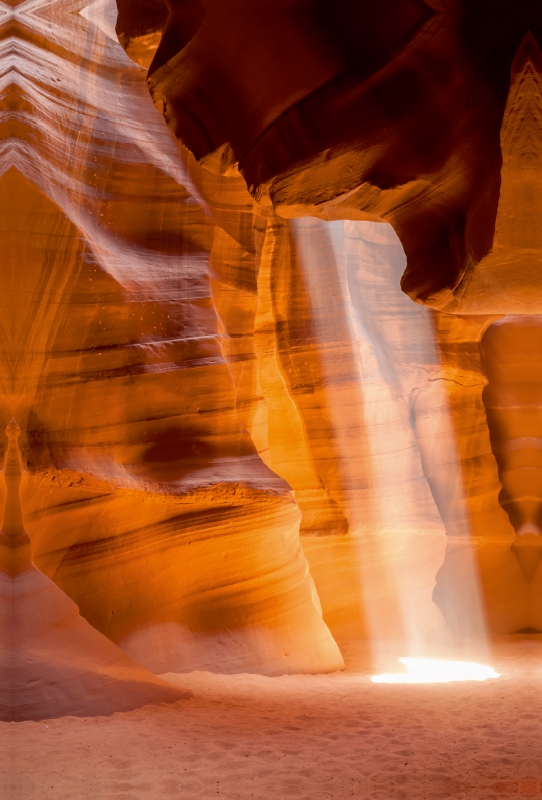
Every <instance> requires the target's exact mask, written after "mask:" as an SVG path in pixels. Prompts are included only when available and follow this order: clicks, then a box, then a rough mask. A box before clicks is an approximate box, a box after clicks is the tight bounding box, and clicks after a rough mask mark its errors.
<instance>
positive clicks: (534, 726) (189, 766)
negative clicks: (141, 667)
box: [0, 637, 542, 800]
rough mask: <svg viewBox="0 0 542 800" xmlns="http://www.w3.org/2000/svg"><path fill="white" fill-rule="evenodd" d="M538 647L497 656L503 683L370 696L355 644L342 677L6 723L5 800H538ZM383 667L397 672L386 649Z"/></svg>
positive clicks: (240, 684)
mask: <svg viewBox="0 0 542 800" xmlns="http://www.w3.org/2000/svg"><path fill="white" fill-rule="evenodd" d="M541 639H542V637H533V639H532V640H531V641H515V642H507V643H503V642H501V643H498V644H496V645H495V646H494V648H493V653H492V655H491V656H490V660H491V663H492V666H494V667H495V669H496V670H497V671H498V672H500V673H501V677H500V678H499V679H497V680H487V681H485V682H483V683H477V682H466V683H448V684H434V685H410V686H409V685H404V684H399V685H390V684H374V683H371V682H370V677H369V676H370V673H371V666H370V660H369V657H368V651H367V647H366V645H364V644H363V643H355V644H350V645H349V646H348V647H346V648H345V655H346V660H347V671H346V672H343V673H335V674H332V675H326V676H286V677H281V678H264V677H261V676H255V675H234V676H224V675H213V674H210V673H204V672H196V673H190V674H187V675H182V676H171V675H170V676H169V678H170V679H171V680H172V681H175V680H178V681H180V682H182V684H183V685H184V686H186V687H188V688H190V689H191V690H192V691H193V693H194V697H193V699H191V700H186V701H181V702H179V703H177V704H176V705H174V706H165V705H164V706H147V707H145V708H143V709H141V710H138V711H133V712H130V713H125V714H115V715H113V716H112V717H108V718H106V717H98V718H85V719H78V718H75V717H66V718H62V719H56V720H49V721H44V722H39V723H36V722H23V723H2V724H1V725H0V766H1V776H0V796H1V797H2V798H5V799H7V798H9V800H26V798H40V800H53V798H54V799H55V800H56V798H59V799H60V798H62V800H67V799H68V798H70V799H73V800H91V798H92V799H93V800H94V798H102V800H148V799H150V798H153V799H154V798H169V797H172V798H173V797H179V798H183V799H184V800H191V799H192V798H201V800H208V799H210V798H224V799H225V800H245V799H248V798H276V800H287V799H288V798H295V799H296V800H320V799H322V800H324V798H325V800H327V798H336V800H346V799H347V798H352V797H354V798H364V799H365V798H368V799H369V798H370V799H371V800H373V798H374V800H377V799H378V800H395V799H396V798H397V799H399V798H401V799H403V798H404V799H405V800H428V798H441V799H442V800H448V798H450V799H452V798H453V800H456V798H457V800H459V798H465V797H467V798H472V799H473V800H474V798H476V800H482V798H484V799H485V798H488V800H489V798H491V800H493V799H494V798H518V797H539V796H540V795H542V641H541ZM384 662H385V664H384ZM382 664H383V665H384V667H385V671H390V668H391V670H393V671H401V668H400V665H397V669H396V668H395V665H394V659H393V658H391V650H390V652H389V653H387V654H386V657H385V658H382ZM373 668H374V667H373Z"/></svg>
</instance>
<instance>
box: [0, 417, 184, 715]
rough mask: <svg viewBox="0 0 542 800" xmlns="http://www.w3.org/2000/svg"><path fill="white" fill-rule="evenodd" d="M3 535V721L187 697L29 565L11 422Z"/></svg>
mask: <svg viewBox="0 0 542 800" xmlns="http://www.w3.org/2000/svg"><path fill="white" fill-rule="evenodd" d="M6 430H7V434H8V439H9V444H8V448H7V452H6V459H5V463H4V477H5V482H6V485H7V492H6V502H5V508H4V519H3V524H2V530H1V531H0V630H1V632H2V636H1V644H0V719H1V720H3V721H21V720H29V719H30V720H38V719H50V718H53V717H61V716H66V715H69V716H90V715H108V714H112V713H113V712H114V711H129V710H132V709H134V708H137V707H139V706H142V705H145V704H146V703H164V702H175V701H176V700H179V699H181V698H187V697H190V696H191V695H190V693H189V692H183V691H180V690H178V689H176V688H175V687H173V686H169V685H168V684H167V683H165V682H164V681H161V680H160V679H158V678H156V677H155V676H154V675H152V674H151V673H150V672H147V670H145V669H143V668H142V667H140V666H139V665H138V664H136V663H135V662H134V661H132V659H130V658H128V656H127V655H126V654H125V653H123V652H122V650H120V648H118V647H116V646H115V645H114V644H113V643H112V642H110V641H109V640H108V639H106V637H105V636H103V635H101V634H100V633H98V631H96V630H94V629H93V628H92V627H91V626H90V625H89V624H88V622H86V621H85V620H84V619H82V617H80V616H79V612H78V609H77V607H76V605H75V603H73V601H71V600H70V599H69V598H68V597H66V595H64V594H62V592H61V591H60V589H59V588H58V587H57V586H55V584H54V583H53V582H52V581H50V580H49V579H48V578H46V577H45V575H43V574H42V573H41V572H40V571H39V570H38V569H36V567H35V566H34V564H33V563H32V552H31V545H30V539H29V538H28V534H27V533H26V531H25V530H24V526H23V516H22V510H21V501H20V498H19V484H20V482H21V463H20V455H19V449H18V444H17V439H18V437H19V433H20V428H19V426H18V425H17V423H16V422H15V420H11V422H10V423H9V424H8V427H7V429H6Z"/></svg>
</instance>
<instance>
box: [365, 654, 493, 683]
mask: <svg viewBox="0 0 542 800" xmlns="http://www.w3.org/2000/svg"><path fill="white" fill-rule="evenodd" d="M399 661H400V663H401V664H404V666H405V667H406V670H407V671H406V672H401V673H397V674H393V673H385V674H383V675H372V676H371V680H372V682H373V683H450V682H451V681H485V680H487V679H488V678H498V677H499V673H498V672H495V670H494V669H493V667H488V666H486V665H485V664H475V663H474V662H470V661H444V660H442V659H439V658H400V659H399Z"/></svg>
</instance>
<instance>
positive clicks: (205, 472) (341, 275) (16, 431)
mask: <svg viewBox="0 0 542 800" xmlns="http://www.w3.org/2000/svg"><path fill="white" fill-rule="evenodd" d="M117 6H118V8H117ZM0 25H1V39H0V72H1V76H2V101H1V113H0V130H1V134H0V140H1V143H0V165H1V170H0V171H1V177H0V204H1V214H0V226H1V237H0V265H1V266H0V269H1V275H2V292H1V293H0V306H1V313H0V410H1V414H0V423H1V424H2V425H3V427H6V426H8V431H7V432H8V436H7V437H6V443H5V446H6V448H7V449H6V453H7V456H6V466H5V476H6V487H7V488H6V487H4V488H3V489H2V491H3V496H2V503H3V504H5V505H6V511H5V518H4V527H3V530H4V534H3V536H4V538H5V537H8V538H7V539H6V540H5V541H6V542H7V544H6V543H5V542H4V541H3V540H2V541H0V545H3V549H2V547H0V554H1V553H4V555H3V556H2V558H3V559H4V561H3V567H4V575H5V581H4V583H2V584H1V585H0V594H1V595H2V596H3V597H4V596H5V597H8V596H10V597H12V599H13V598H18V597H19V595H20V597H21V598H23V599H22V600H14V605H13V607H14V608H17V609H19V611H17V612H13V613H12V612H11V611H10V612H9V614H8V615H7V617H6V618H5V619H3V620H2V625H3V626H4V629H5V630H12V629H13V626H14V624H15V623H14V621H13V620H14V616H13V614H15V613H19V614H22V615H23V617H24V608H25V606H24V603H25V602H26V603H27V604H28V603H29V604H30V606H29V607H37V606H35V604H36V603H37V604H38V606H39V607H41V608H42V609H43V611H42V615H43V625H42V628H43V630H51V631H53V630H56V628H55V625H57V628H58V619H60V618H62V619H64V618H66V619H68V618H69V619H70V620H71V621H70V622H69V623H66V625H67V626H68V627H67V628H66V634H65V636H64V638H63V637H60V638H59V639H58V641H57V640H56V639H55V638H54V636H53V638H52V639H51V638H49V639H48V640H47V642H49V643H47V642H45V643H43V645H39V646H38V645H35V649H36V652H38V651H39V652H41V653H42V654H43V653H45V652H49V651H51V652H53V653H55V652H57V656H55V658H53V659H52V661H51V663H52V666H51V675H52V677H51V679H50V680H51V681H52V682H53V683H55V681H56V683H60V682H61V679H60V678H55V677H54V676H55V675H57V672H55V669H57V667H56V666H55V664H57V662H58V663H60V661H62V659H64V661H63V662H62V663H64V662H65V661H66V660H67V661H69V662H70V663H72V665H73V663H74V662H75V661H76V660H77V659H76V658H75V656H74V655H73V653H77V652H79V653H80V654H81V653H83V654H84V652H86V651H85V648H91V645H90V644H86V643H85V642H87V641H88V642H90V640H91V639H92V637H98V638H96V639H95V641H96V644H95V645H93V646H92V647H95V648H96V649H97V650H96V652H100V653H101V652H102V650H100V648H102V649H103V661H104V663H105V662H107V663H111V664H113V663H114V664H116V665H117V666H116V667H115V668H114V669H117V667H118V670H120V671H122V669H124V670H125V671H128V672H129V671H130V670H132V671H133V676H132V678H131V679H130V680H131V681H132V683H131V684H130V686H131V687H132V688H133V686H135V685H136V684H137V687H138V688H137V691H136V692H135V694H134V693H133V691H132V688H130V687H128V688H127V689H126V697H124V695H122V692H121V693H120V695H119V697H120V696H121V695H122V697H121V699H119V700H118V704H120V705H118V707H119V708H121V707H122V708H128V707H135V706H136V705H137V703H138V702H143V701H144V700H142V698H147V700H145V702H147V701H148V698H151V699H153V698H155V699H156V698H157V699H158V700H160V699H165V700H167V701H169V700H170V699H175V698H176V697H178V696H179V694H178V692H177V694H176V693H175V692H174V691H173V689H171V687H167V686H166V685H165V684H163V682H161V681H160V679H158V678H156V677H155V675H156V674H162V673H166V672H183V671H188V670H193V669H209V670H214V671H224V672H250V671H254V672H261V673H263V674H269V675H276V674H282V673H287V672H327V671H333V670H336V669H341V668H342V666H343V659H342V656H341V652H340V648H339V646H338V644H337V642H339V643H340V642H341V641H342V640H344V639H346V638H365V637H376V636H396V637H400V636H402V635H405V634H406V633H408V631H409V630H410V629H411V628H412V626H414V627H415V628H417V631H418V633H419V634H420V635H423V636H426V637H435V638H436V639H445V638H446V637H447V636H449V635H454V634H455V635H456V636H459V637H461V636H468V635H469V632H472V631H471V629H473V628H476V626H477V625H480V626H483V625H487V627H488V629H489V630H490V631H491V632H494V633H500V634H504V633H506V634H509V633H514V632H517V631H522V630H527V631H529V630H540V629H542V569H540V570H539V569H538V566H539V562H540V557H541V555H542V536H541V531H542V366H541V364H542V54H541V52H540V49H539V45H538V42H541V43H542V11H541V10H540V6H539V4H538V3H536V2H527V0H524V2H521V0H520V1H519V2H508V0H500V1H499V2H492V3H488V2H487V0H465V2H456V1H454V0H448V2H444V1H443V0H442V2H441V0H425V1H424V2H421V0H420V2H417V1H416V0H382V2H380V3H378V4H371V5H370V6H369V4H365V3H360V2H355V0H334V2H333V3H332V2H330V0H273V2H271V1H270V0H260V2H258V3H254V2H253V0H169V2H168V3H165V2H164V3H162V2H160V0H137V2H134V0H117V4H115V2H114V0H96V2H91V3H90V4H88V3H87V2H85V1H84V0H80V1H79V0H24V1H23V2H10V3H4V4H2V5H1V6H0ZM119 42H120V43H119ZM121 45H122V46H121ZM12 418H13V419H14V420H16V423H15V422H11V423H10V420H12ZM8 442H9V443H10V444H9V447H8V446H7V443H8ZM2 446H4V445H2ZM10 448H11V449H10ZM18 448H20V453H19V449H18ZM19 463H21V464H22V466H23V470H22V474H21V470H20V468H19V467H18V466H17V465H18V464H19ZM10 464H11V467H10ZM10 469H11V473H10V471H9V470H10ZM10 480H11V483H10ZM19 483H20V503H21V507H22V512H21V508H20V507H19V505H18V502H19V501H18V499H17V498H18V497H19V494H18V492H19ZM6 497H7V501H6ZM14 509H15V510H14ZM21 513H22V516H23V517H24V522H25V526H26V530H27V531H28V535H29V537H30V541H31V542H32V554H33V561H34V564H35V566H33V565H32V563H31V557H30V553H29V547H30V545H29V541H28V540H27V539H25V538H24V536H23V527H22V520H21V519H20V517H21ZM15 518H16V522H15V523H14V522H13V519H15ZM10 526H11V527H10ZM25 535H26V534H25ZM10 536H11V539H10V538H9V537H10ZM8 540H9V541H8ZM17 548H19V550H17ZM20 548H23V550H24V551H25V553H26V555H25V556H24V558H22V560H21V561H20V563H19V561H17V559H15V560H13V558H14V557H12V555H10V553H11V551H13V550H16V551H17V552H21V553H22V552H23V550H21V549H20ZM25 548H26V549H25ZM5 553H7V554H8V555H5ZM14 564H15V566H13V565H14ZM4 584H5V585H4ZM474 585H476V586H475V588H473V586H474ZM9 587H11V588H9ZM13 587H16V588H13ZM33 587H34V588H33ZM10 592H11V594H10ZM39 592H42V593H44V596H45V595H47V597H48V598H50V599H49V600H47V602H45V601H43V602H41V601H39V600H35V599H34V600H32V597H33V596H34V595H35V596H36V597H37V595H38V594H39ZM33 593H34V595H33ZM24 598H26V600H24ZM29 598H30V599H29ZM72 601H73V602H72ZM21 603H22V605H21ZM32 603H34V606H32ZM63 603H64V604H69V607H68V605H64V606H63V605H62V604H63ZM74 603H75V605H76V606H77V607H78V609H79V612H80V615H81V616H78V615H77V609H76V608H75V606H74ZM48 604H49V605H48ZM49 607H50V609H51V611H50V613H49V614H47V613H46V611H45V609H47V608H49ZM10 608H11V606H10ZM55 609H56V610H55ZM2 613H3V612H2ZM6 613H7V612H6ZM55 615H56V616H55ZM59 615H60V616H59ZM63 615H64V616H63ZM70 615H71V616H70ZM35 624H36V625H37V628H36V630H38V629H40V630H41V628H40V624H41V623H39V619H38V621H37V622H36V623H35ZM62 624H64V623H62ZM47 626H49V628H48V627H47ZM70 626H75V627H76V628H77V630H78V631H79V633H78V634H77V636H80V640H81V644H80V647H79V650H77V648H76V647H75V646H73V648H74V649H73V648H72V650H69V648H68V650H69V652H68V650H67V649H66V648H67V647H68V645H67V642H68V640H69V641H73V640H75V639H74V637H75V634H73V636H72V634H70V630H71V628H70ZM15 628H16V629H17V630H19V623H17V625H16V626H15ZM40 635H41V634H40ZM55 635H56V634H55ZM51 636H52V634H51ZM21 637H22V638H21ZM35 637H37V639H39V636H38V635H37V634H36V633H35V631H34V632H29V633H28V634H26V633H25V634H24V636H23V634H22V633H21V636H20V637H19V639H17V637H15V638H16V639H17V641H16V644H14V645H13V647H15V648H16V649H17V652H18V653H19V655H18V656H17V658H20V663H23V661H24V658H23V656H24V655H25V653H27V648H28V647H30V644H29V642H32V641H34V639H35ZM57 638H58V637H57ZM53 639H54V641H53ZM98 642H99V643H98ZM13 647H12V649H13ZM70 647H71V645H70ZM55 648H56V649H55ZM21 653H22V654H23V655H21ZM100 657H101V656H100ZM12 658H13V656H12V655H10V650H9V647H7V649H6V652H5V653H4V654H3V655H2V659H3V661H1V662H0V668H1V670H3V669H4V668H5V669H8V671H9V670H11V672H9V676H11V677H9V678H8V679H7V680H8V684H9V686H10V687H11V688H10V690H9V692H8V693H10V698H11V699H9V700H6V701H5V703H4V705H3V706H2V708H5V709H7V710H5V711H2V713H3V714H4V717H5V718H19V717H20V718H33V717H39V716H40V715H42V716H43V715H45V713H46V712H45V710H44V709H43V703H44V702H45V701H44V699H43V696H42V694H40V691H41V689H40V688H39V687H38V688H37V689H35V691H34V694H33V695H32V697H31V698H30V699H28V701H26V700H25V702H27V707H26V706H25V708H26V710H23V711H20V712H19V711H17V705H16V703H14V701H13V695H14V694H17V692H18V691H19V689H18V688H17V687H16V686H15V685H13V686H12V684H11V683H10V681H12V680H13V675H15V673H16V672H17V669H18V668H17V666H16V665H15V666H14V663H12V662H11V661H10V659H12ZM81 658H82V661H81V666H80V667H77V669H79V670H80V674H83V673H84V674H85V675H86V676H87V679H88V680H90V681H91V684H92V686H98V688H96V689H92V692H95V694H96V696H98V697H103V698H105V699H103V702H102V701H101V702H102V706H100V708H107V709H109V708H112V707H114V702H113V701H112V700H110V699H109V700H108V699H107V697H106V695H107V692H110V688H108V687H109V684H107V687H105V688H104V686H103V685H102V684H99V685H98V684H96V683H95V682H94V683H93V682H92V681H94V680H95V676H96V675H97V674H98V673H99V670H98V667H97V666H96V662H92V663H91V661H88V663H87V661H85V659H84V658H83V656H82V655H81ZM55 659H56V661H55ZM132 659H133V660H132ZM83 662H84V663H83ZM17 663H19V662H17ZM5 664H7V665H8V666H7V667H4V665H5ZM57 666H58V664H57ZM63 668H64V667H62V669H63ZM73 668H74V669H76V667H73ZM58 669H59V670H60V672H58V674H59V675H60V674H64V673H62V670H61V668H60V667H58ZM112 669H113V667H112ZM114 669H113V672H114ZM151 673H155V675H152V674H151ZM2 674H3V673H2ZM100 674H101V673H100ZM111 675H112V677H111V681H113V682H114V681H117V683H118V684H122V685H124V684H123V682H122V679H121V678H119V677H118V675H120V672H118V673H115V674H114V675H113V673H111ZM88 676H90V677H88ZM108 680H109V679H108ZM56 683H55V685H56ZM59 691H60V690H59ZM134 691H135V690H134ZM130 692H132V694H130ZM168 693H169V694H168ZM122 698H124V699H122ZM130 698H132V699H130ZM51 702H53V706H54V704H55V703H56V704H57V705H56V707H57V708H58V713H59V714H60V713H68V712H67V711H66V709H71V711H72V713H83V712H84V711H85V710H86V711H88V709H86V708H83V707H81V708H79V707H77V708H75V711H74V706H73V702H75V701H73V699H71V698H69V697H68V698H67V699H66V698H65V697H64V699H60V700H59V699H55V700H54V701H51ZM115 702H117V701H115ZM70 703H72V705H70ZM108 703H109V705H108ZM111 703H113V706H111ZM50 712H51V708H50V707H47V713H48V714H50ZM17 714H19V716H17Z"/></svg>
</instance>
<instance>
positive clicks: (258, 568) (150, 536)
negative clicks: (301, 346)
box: [0, 0, 343, 674]
mask: <svg viewBox="0 0 542 800" xmlns="http://www.w3.org/2000/svg"><path fill="white" fill-rule="evenodd" d="M1 15H2V16H1V19H0V22H1V24H2V38H1V42H0V54H1V55H0V64H1V66H2V91H3V94H2V109H1V117H0V130H1V149H0V165H1V177H0V198H1V199H0V202H1V203H2V213H1V215H0V220H1V221H0V227H1V235H0V263H1V264H2V268H1V269H2V292H1V295H0V311H1V313H0V386H1V397H0V408H1V410H2V417H3V418H4V420H5V422H7V420H8V419H10V418H11V417H12V416H14V417H16V419H17V421H18V423H19V425H20V426H21V428H22V434H21V446H22V450H23V456H24V460H25V464H26V467H27V470H28V474H27V475H26V477H25V479H24V486H23V490H22V497H23V507H24V511H25V515H26V517H27V525H28V530H29V534H30V537H31V539H32V542H33V546H34V553H35V561H36V564H37V566H38V567H39V568H40V569H41V570H42V571H43V572H44V573H45V574H46V575H47V576H48V577H50V578H52V579H53V581H54V582H55V583H56V584H57V586H59V587H60V588H61V589H62V590H64V591H65V592H66V593H67V594H68V595H69V597H71V598H72V600H74V601H75V603H76V604H77V606H78V607H79V609H80V611H81V614H82V615H83V616H84V617H85V619H86V620H87V621H88V622H90V624H91V625H93V626H94V627H95V628H97V629H98V630H99V631H100V632H101V633H103V634H105V635H106V636H108V637H109V638H110V639H111V640H112V641H113V642H115V643H117V644H119V645H120V646H121V647H123V648H124V650H125V651H126V652H127V653H128V654H129V655H131V656H132V657H133V658H135V659H136V660H138V661H139V662H140V663H141V664H143V665H144V666H146V667H148V668H149V669H151V670H153V671H155V672H168V671H169V672H171V671H182V670H186V669H210V670H222V671H226V672H234V671H247V670H253V671H260V672H264V673H267V674H279V673H284V672H292V671H294V672H319V671H330V670H335V669H337V668H341V667H342V665H343V661H342V657H341V655H340V652H339V650H338V647H337V645H336V644H335V642H334V640H333V638H332V636H331V634H330V632H329V630H328V628H327V626H326V624H325V623H324V621H323V619H322V612H321V608H320V603H319V600H318V596H317V593H316V590H315V588H314V583H313V580H312V578H311V576H310V573H309V570H308V565H307V561H306V559H305V556H304V554H303V551H302V549H301V545H300V539H299V521H300V516H301V515H300V512H299V508H298V506H297V504H296V502H295V499H294V496H293V494H292V490H291V488H290V487H289V486H288V484H287V483H286V481H285V480H283V479H282V478H281V477H279V476H278V475H277V474H276V473H275V472H273V471H272V470H271V469H270V468H269V466H268V465H266V463H265V462H264V460H262V458H261V457H260V455H259V454H258V449H262V450H265V444H262V445H261V446H260V445H259V444H258V446H257V443H258V442H259V439H260V440H261V439H263V438H265V437H263V436H262V435H260V436H259V437H258V434H257V431H258V429H259V428H260V427H261V426H262V422H261V420H260V417H261V413H262V412H261V405H262V399H261V392H260V389H259V387H258V381H257V378H256V375H255V370H254V364H255V360H254V353H253V348H252V344H251V342H252V338H253V331H252V327H251V326H250V324H248V323H247V319H250V315H251V314H252V315H254V314H255V298H256V279H255V271H254V259H255V252H256V249H257V247H258V244H257V236H255V234H254V230H253V224H252V208H251V204H250V203H249V206H250V207H249V211H248V212H247V210H246V206H247V202H246V198H245V197H244V195H243V197H242V199H241V200H239V198H238V192H237V190H236V188H235V187H234V188H233V190H232V189H231V188H230V186H229V184H226V182H225V183H224V187H223V193H222V194H221V190H220V187H218V188H214V190H213V198H212V200H210V201H209V202H208V201H207V199H206V186H205V180H204V179H202V180H201V181H200V185H198V184H197V182H196V181H195V179H194V178H193V177H192V176H191V174H190V170H189V169H188V167H187V159H186V156H185V155H183V153H182V152H181V151H180V150H179V148H178V145H177V143H176V141H175V139H174V137H173V136H172V134H171V133H170V132H169V131H168V129H167V127H166V125H165V123H164V121H163V118H162V116H161V115H160V114H159V113H158V111H156V109H155V108H154V107H153V104H152V101H151V98H150V96H149V93H148V91H147V87H146V83H145V77H146V72H145V69H144V68H143V67H141V66H139V65H137V64H136V63H134V62H133V61H131V60H130V59H129V58H128V57H127V55H126V53H125V52H124V50H123V49H122V47H121V46H120V44H119V41H118V39H117V36H116V34H115V31H114V24H115V19H116V8H115V5H114V3H104V2H101V0H100V1H99V2H96V3H91V4H90V5H88V4H85V3H84V2H78V0H58V1H56V2H50V0H41V2H40V1H39V0H38V2H36V1H35V0H32V2H28V1H26V2H22V3H18V4H14V5H10V6H5V7H2V12H1ZM197 174H199V173H197ZM247 220H248V221H247ZM238 290H239V292H240V295H239V299H238V302H239V303H240V305H242V306H243V313H242V314H238V315H236V314H235V309H234V308H233V307H232V306H231V304H230V303H229V301H228V298H229V297H230V296H231V295H232V294H233V293H234V291H238ZM226 331H228V336H226V333H225V332H226Z"/></svg>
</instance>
